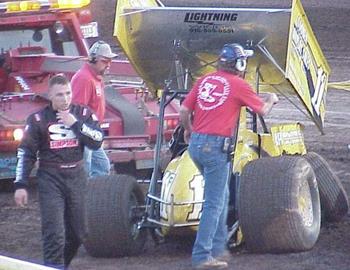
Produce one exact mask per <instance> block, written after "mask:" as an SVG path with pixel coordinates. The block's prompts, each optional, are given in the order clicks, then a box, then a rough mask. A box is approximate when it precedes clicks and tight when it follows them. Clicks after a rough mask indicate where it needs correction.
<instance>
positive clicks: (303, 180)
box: [238, 156, 321, 253]
mask: <svg viewBox="0 0 350 270" xmlns="http://www.w3.org/2000/svg"><path fill="white" fill-rule="evenodd" d="M238 207H239V208H238V209H239V210H238V211H239V213H238V215H239V221H240V225H241V229H242V233H243V239H244V241H245V243H246V245H247V248H248V249H249V250H251V251H253V252H272V253H282V252H299V251H305V250H309V249H311V248H312V247H313V246H314V244H315V243H316V241H317V239H318V236H319V233H320V226H321V212H320V198H319V192H318V188H317V182H316V178H315V174H314V172H313V169H312V167H311V166H310V164H309V163H308V162H307V161H306V160H305V159H304V158H301V157H294V156H282V157H272V158H270V157H269V158H260V159H257V160H254V161H252V162H250V163H248V164H247V165H246V166H245V167H244V169H243V172H242V175H241V181H240V189H239V205H238Z"/></svg>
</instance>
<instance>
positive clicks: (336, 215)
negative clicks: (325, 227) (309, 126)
mask: <svg viewBox="0 0 350 270" xmlns="http://www.w3.org/2000/svg"><path fill="white" fill-rule="evenodd" d="M303 157H304V158H305V159H306V160H307V161H308V162H309V163H310V165H311V167H312V168H313V170H314V172H315V175H316V179H317V184H318V188H319V191H320V200H321V209H322V212H323V214H324V219H325V220H326V221H329V222H338V221H340V220H341V219H342V218H343V217H344V216H345V215H346V214H347V213H348V211H349V200H348V196H347V194H346V191H345V189H344V187H343V185H342V183H341V181H340V179H339V178H338V176H337V175H336V174H335V173H334V172H333V170H332V169H331V167H330V165H329V164H328V162H327V161H326V160H325V159H324V158H323V157H322V156H320V155H319V154H317V153H315V152H309V153H307V154H306V155H305V156H303Z"/></svg>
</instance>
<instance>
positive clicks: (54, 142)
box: [48, 123, 79, 149]
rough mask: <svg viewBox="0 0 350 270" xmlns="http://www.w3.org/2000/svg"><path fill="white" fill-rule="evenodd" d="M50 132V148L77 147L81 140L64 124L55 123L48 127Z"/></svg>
mask: <svg viewBox="0 0 350 270" xmlns="http://www.w3.org/2000/svg"><path fill="white" fill-rule="evenodd" d="M48 130H49V132H50V149H62V148H70V147H77V146H78V145H79V141H78V139H77V137H76V136H75V134H74V132H73V131H72V130H71V129H69V128H68V127H67V126H65V125H63V124H60V123H58V124H53V125H50V126H49V128H48Z"/></svg>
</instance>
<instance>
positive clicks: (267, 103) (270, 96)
mask: <svg viewBox="0 0 350 270" xmlns="http://www.w3.org/2000/svg"><path fill="white" fill-rule="evenodd" d="M262 99H263V101H264V105H263V107H262V109H261V111H260V113H259V114H260V115H262V116H265V115H267V114H268V113H269V112H270V111H271V109H272V107H273V105H275V104H276V103H277V102H278V97H277V95H276V94H275V93H267V94H265V95H264V96H263V97H262Z"/></svg>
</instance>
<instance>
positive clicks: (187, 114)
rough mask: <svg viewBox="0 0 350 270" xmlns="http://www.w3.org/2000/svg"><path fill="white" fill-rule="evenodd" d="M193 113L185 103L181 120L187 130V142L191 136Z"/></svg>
mask: <svg viewBox="0 0 350 270" xmlns="http://www.w3.org/2000/svg"><path fill="white" fill-rule="evenodd" d="M191 114H192V112H191V111H190V110H189V109H188V108H187V107H185V106H184V105H181V107H180V120H181V124H182V126H183V127H184V129H185V132H184V140H185V143H188V142H189V138H190V135H191V132H192V123H191Z"/></svg>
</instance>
